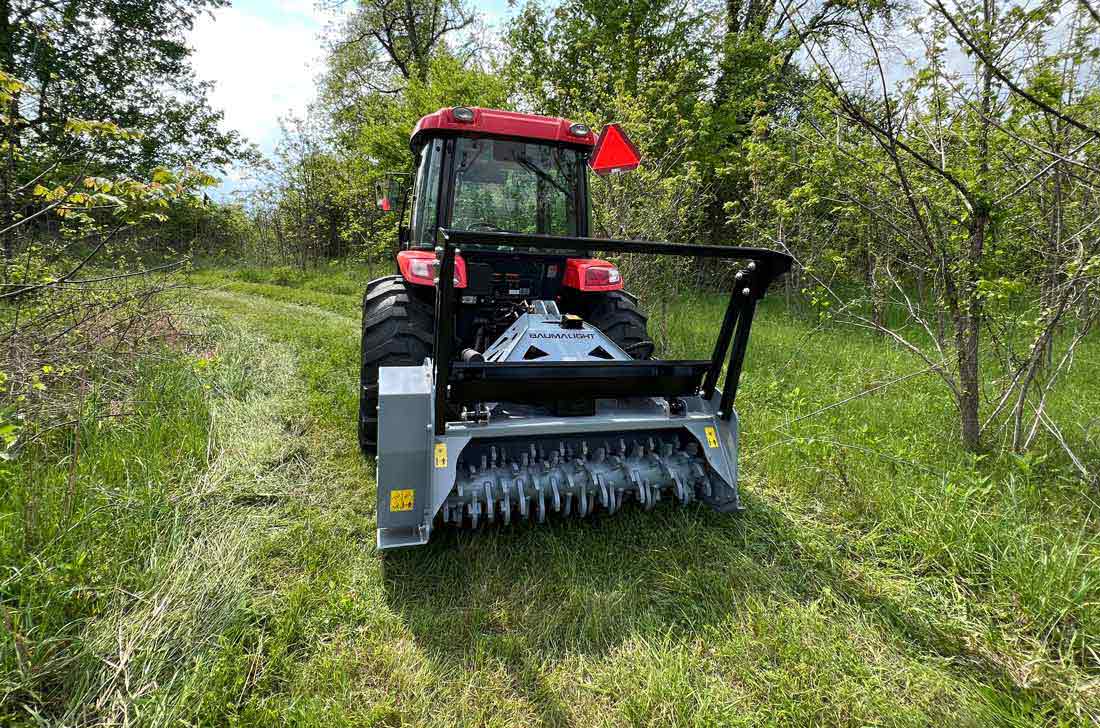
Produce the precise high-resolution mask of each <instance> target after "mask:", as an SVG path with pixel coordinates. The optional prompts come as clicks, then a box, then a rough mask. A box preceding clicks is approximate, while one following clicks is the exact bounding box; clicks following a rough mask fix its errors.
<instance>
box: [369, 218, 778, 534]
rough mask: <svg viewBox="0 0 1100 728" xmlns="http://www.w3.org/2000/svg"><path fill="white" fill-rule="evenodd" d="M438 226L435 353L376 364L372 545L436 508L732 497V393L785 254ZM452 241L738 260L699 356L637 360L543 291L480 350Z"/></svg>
mask: <svg viewBox="0 0 1100 728" xmlns="http://www.w3.org/2000/svg"><path fill="white" fill-rule="evenodd" d="M440 236H441V239H442V242H443V244H442V246H441V247H439V248H437V249H436V255H437V260H438V264H439V265H438V278H437V280H438V283H437V287H436V296H435V306H436V308H435V331H434V336H433V346H432V351H433V353H434V358H430V359H426V360H425V361H424V363H423V364H420V365H419V366H392V367H391V366H383V367H380V368H379V370H378V371H379V376H378V393H379V401H378V423H379V428H378V547H379V548H380V549H389V548H396V547H400V546H415V545H421V544H425V543H427V542H428V539H429V538H430V536H431V532H432V529H433V528H434V527H435V525H436V524H437V523H440V522H441V523H445V524H456V525H466V526H471V527H475V528H476V527H478V526H481V525H484V524H487V523H494V524H495V523H500V524H509V523H511V522H512V521H514V520H517V519H527V520H534V521H538V522H540V523H541V522H543V521H545V520H546V519H547V518H548V517H549V516H550V514H561V516H574V515H575V516H580V517H584V516H587V515H590V514H592V513H596V512H605V513H609V514H610V513H615V512H616V511H618V510H619V509H620V508H622V507H623V506H624V504H627V503H630V502H631V501H633V502H634V503H636V504H637V505H639V506H641V507H642V508H644V509H647V510H648V509H650V508H653V507H654V506H655V505H656V504H657V503H658V502H660V501H661V500H666V501H673V502H677V503H680V504H683V505H687V504H689V503H691V502H692V501H695V500H699V501H701V502H703V503H705V504H707V505H709V506H711V507H712V508H714V509H716V510H718V511H721V512H731V511H738V510H740V509H741V501H740V498H739V495H738V492H737V442H738V417H737V413H736V411H735V410H734V407H733V401H734V396H735V395H736V391H737V382H738V379H739V377H740V373H741V364H742V362H743V360H744V356H745V347H746V345H747V342H748V335H749V329H750V327H751V326H752V319H753V313H754V311H755V307H756V302H757V300H759V299H760V298H761V297H763V295H764V293H765V291H766V290H767V288H768V286H769V285H770V284H771V282H772V281H774V280H775V279H776V278H777V277H778V276H779V275H782V274H783V273H785V272H786V271H787V270H788V269H789V268H790V265H791V259H790V257H789V256H786V255H783V254H781V253H776V252H773V251H768V250H757V249H749V248H732V247H728V248H727V247H718V246H701V245H691V246H683V245H672V244H669V243H646V242H640V241H623V240H593V239H589V238H566V237H556V236H545V235H519V234H513V233H496V232H483V231H478V232H470V231H456V230H440ZM456 244H463V245H465V244H477V245H479V246H491V245H494V244H495V245H499V246H501V250H502V251H514V250H516V249H518V248H530V249H536V250H537V249H540V248H541V249H544V250H562V249H574V250H578V251H586V250H593V249H595V250H603V251H608V252H631V253H654V254H666V255H690V256H705V257H716V258H733V259H743V260H748V261H749V262H748V264H747V265H746V266H745V267H744V268H742V270H740V271H738V272H737V273H736V275H735V276H734V285H735V288H734V291H733V292H732V294H731V297H730V300H729V305H728V307H727V310H726V315H725V318H724V319H723V322H722V325H721V328H720V329H719V333H718V341H717V342H716V344H715V347H714V352H713V354H712V356H711V358H710V360H706V361H661V360H648V359H647V360H638V359H635V358H633V357H632V356H631V355H630V354H629V353H627V352H625V351H623V349H622V348H620V347H619V346H617V345H616V344H615V342H614V341H612V340H611V338H609V337H608V336H607V335H606V333H605V332H602V331H600V330H599V329H597V328H596V327H594V326H591V325H590V324H588V323H585V322H584V321H581V320H579V319H577V318H576V317H575V316H564V315H562V314H561V313H560V312H559V311H558V308H557V306H556V305H555V304H554V302H552V301H536V302H534V303H532V304H530V305H529V306H528V307H527V311H526V313H523V314H522V315H521V316H520V317H519V318H518V319H517V321H516V322H515V323H514V324H513V325H512V326H511V327H510V328H509V329H508V331H506V332H505V333H504V334H502V335H501V337H500V338H499V339H498V340H497V341H496V342H494V343H493V344H492V345H491V346H489V347H488V348H486V350H485V351H484V352H474V353H473V354H472V355H469V356H467V355H466V354H469V352H467V353H466V354H464V355H463V356H462V357H459V356H458V352H456V351H455V350H454V346H455V336H454V328H453V327H454V319H455V295H454V260H455V252H456V249H455V247H454V246H455V245H456ZM507 254H509V255H510V254H513V253H511V252H508V253H507ZM479 255H482V256H485V255H487V253H486V251H485V250H484V248H482V249H481V250H479ZM727 352H728V359H727ZM460 358H461V361H460V360H459V359H460ZM723 371H725V372H726V379H725V380H724V382H723V385H722V388H721V389H719V388H718V386H717V385H718V380H719V378H720V375H721V373H722V372H723Z"/></svg>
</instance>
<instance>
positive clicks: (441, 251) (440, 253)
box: [435, 245, 443, 255]
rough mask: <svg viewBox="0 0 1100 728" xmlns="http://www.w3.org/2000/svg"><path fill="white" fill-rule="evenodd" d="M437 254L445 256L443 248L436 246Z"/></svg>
mask: <svg viewBox="0 0 1100 728" xmlns="http://www.w3.org/2000/svg"><path fill="white" fill-rule="evenodd" d="M435 254H436V255H443V247H442V246H439V245H437V246H435Z"/></svg>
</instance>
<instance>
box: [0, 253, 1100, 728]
mask: <svg viewBox="0 0 1100 728" xmlns="http://www.w3.org/2000/svg"><path fill="white" fill-rule="evenodd" d="M372 275H374V272H373V271H366V270H355V269H346V270H344V269H341V270H323V271H314V272H309V273H305V274H298V273H295V275H293V276H290V275H285V276H284V275H282V274H281V273H279V272H275V273H271V272H257V271H250V270H248V269H241V270H234V271H219V270H208V271H203V272H201V273H199V274H198V275H197V277H196V282H197V283H200V284H201V285H203V286H204V287H205V290H204V291H203V293H202V294H201V296H200V297H197V299H198V300H201V305H202V306H204V307H206V308H208V309H209V310H211V311H213V312H216V316H217V319H218V320H219V321H221V322H222V323H220V324H217V325H215V326H213V328H212V329H211V331H210V335H211V342H212V343H211V352H212V353H213V357H212V358H210V359H209V361H208V363H206V364H202V365H199V364H198V363H197V362H196V361H194V360H193V359H187V358H180V359H177V360H175V361H174V362H170V363H169V364H167V365H163V366H160V367H152V368H150V369H149V371H148V372H145V373H143V375H142V377H141V380H142V381H143V382H145V385H144V386H145V387H146V388H147V390H148V393H147V394H145V395H143V397H142V399H143V400H148V402H150V403H154V402H155V403H156V404H148V405H145V407H146V409H142V410H141V411H140V412H139V414H138V415H137V416H135V417H133V418H129V419H124V420H108V421H105V422H100V423H98V424H94V425H93V424H92V420H91V419H88V420H87V424H86V427H87V428H88V430H89V431H88V433H87V435H86V437H85V436H84V435H82V440H81V441H82V443H83V444H82V446H81V447H82V450H83V452H84V454H83V455H82V456H81V459H80V461H79V463H78V469H77V475H78V477H77V478H76V480H75V482H76V483H77V485H76V489H77V490H78V491H79V492H80V493H81V494H82V495H81V498H79V499H77V500H78V501H79V507H77V508H74V512H75V513H77V514H78V517H77V519H76V520H73V521H71V523H73V524H77V523H79V524H85V523H86V524H87V525H78V526H77V527H75V528H73V529H72V530H71V532H68V533H66V534H65V535H64V536H63V538H64V539H66V540H64V542H63V545H62V542H58V544H57V545H55V546H50V545H49V544H51V543H53V540H54V539H57V538H58V536H59V534H61V533H62V531H61V530H58V529H56V528H55V529H54V530H48V529H46V530H41V532H39V527H36V529H31V531H33V532H34V533H36V534H38V535H36V536H35V537H34V538H32V539H30V540H29V541H28V540H27V539H26V538H25V537H24V536H23V531H22V530H21V529H23V528H25V526H20V525H19V524H24V523H25V522H26V521H25V510H26V509H25V506H24V502H26V501H29V499H30V498H32V497H34V498H40V499H42V503H43V505H41V506H36V507H39V508H40V510H42V511H43V512H48V513H49V514H50V515H49V516H48V517H46V518H44V519H41V520H40V521H38V522H39V523H43V524H48V523H57V522H59V521H60V520H61V518H60V516H61V515H62V514H63V513H65V511H64V510H63V503H64V499H63V498H62V496H61V495H60V494H59V493H64V488H60V485H62V484H67V483H68V482H69V481H68V470H67V461H64V460H62V461H58V462H52V461H50V455H49V453H54V452H67V450H66V449H65V448H66V447H67V446H68V445H71V443H68V445H67V444H66V441H65V440H64V438H62V440H61V441H60V442H55V443H52V444H51V448H52V449H51V450H50V451H48V452H47V451H46V450H43V451H41V452H40V453H38V454H34V453H31V454H29V455H28V456H27V457H26V458H24V459H23V460H21V461H19V462H17V463H16V464H15V466H16V468H17V469H18V472H19V473H21V474H23V476H24V477H25V476H27V475H29V474H33V477H30V478H26V477H25V479H15V478H13V479H11V480H9V481H7V482H6V483H5V486H7V487H6V488H5V490H4V495H3V499H2V500H0V529H3V530H2V534H3V536H4V539H3V542H2V545H0V548H3V549H4V550H3V551H2V552H0V554H2V560H0V565H2V567H3V568H4V571H3V572H2V573H3V576H2V577H0V578H2V579H4V581H3V582H0V583H3V585H4V586H3V591H2V592H0V603H2V605H3V607H4V609H5V610H6V613H7V614H9V615H11V619H12V620H13V624H17V628H16V629H15V630H13V632H12V634H11V636H10V637H5V640H4V641H3V642H2V646H0V649H2V650H3V653H2V658H3V678H2V679H3V683H2V686H3V687H2V689H3V692H2V693H0V703H2V705H3V708H2V709H0V722H15V721H17V720H22V721H25V722H27V723H31V722H34V721H35V720H36V719H35V718H33V717H32V716H33V715H35V714H37V715H40V716H41V717H42V720H44V721H47V722H49V721H55V722H56V721H66V722H69V723H97V722H113V723H123V722H126V721H129V722H130V723H132V724H149V725H153V724H157V725H166V724H180V723H187V724H202V725H222V724H237V725H269V724H274V723H293V724H300V725H325V726H333V725H404V724H419V725H425V724H426V725H435V724H460V725H467V724H478V725H524V726H526V725H535V724H544V725H568V724H580V725H609V724H614V725H662V726H663V725H700V724H703V725H745V726H758V725H792V726H793V725H913V726H924V725H939V724H945V723H948V722H950V723H953V724H959V725H974V726H985V725H1079V724H1082V723H1086V722H1093V721H1096V719H1097V718H1098V716H1100V694H1098V693H1100V691H1098V690H1097V688H1096V685H1097V679H1098V678H1100V665H1097V664H1096V656H1095V653H1094V649H1095V645H1096V644H1097V641H1098V637H1100V611H1098V610H1100V607H1098V606H1097V605H1098V604H1100V583H1098V581H1100V577H1097V574H1098V569H1097V566H1098V563H1097V556H1098V554H1100V539H1098V537H1097V503H1096V494H1095V491H1094V489H1093V488H1092V487H1090V486H1089V485H1087V484H1084V483H1081V482H1080V481H1079V480H1077V479H1076V478H1074V477H1073V475H1072V472H1071V470H1070V469H1069V468H1068V467H1067V466H1066V463H1065V461H1064V459H1063V456H1062V455H1061V454H1060V453H1059V451H1058V450H1057V449H1056V448H1054V447H1052V446H1051V443H1049V442H1044V443H1042V444H1041V446H1040V447H1039V448H1038V449H1037V451H1036V452H1034V453H1032V454H1029V455H1028V456H1026V457H1023V456H1012V455H999V454H995V453H991V454H988V455H984V456H973V455H969V454H967V453H965V452H963V451H962V450H961V448H959V446H958V438H957V436H956V433H955V424H954V413H953V410H952V405H951V400H950V398H949V395H948V393H947V392H946V390H945V389H944V388H943V386H942V385H941V384H940V383H939V382H938V381H937V380H936V379H935V378H934V377H933V376H932V375H920V376H916V377H912V378H909V379H906V380H904V381H902V382H899V383H897V384H893V385H890V386H886V387H882V388H879V389H875V388H876V387H879V386H880V385H883V384H887V383H890V382H893V381H895V380H898V379H899V378H901V377H904V376H905V375H907V374H909V373H912V372H914V371H918V370H919V369H920V368H921V367H920V365H919V364H917V363H916V362H914V361H913V360H912V359H911V358H910V357H908V356H907V355H905V354H904V353H903V352H900V351H897V350H896V349H894V348H893V347H892V346H890V345H889V344H888V343H887V342H884V341H883V340H881V339H879V338H876V337H874V336H870V335H865V334H862V333H859V332H854V331H851V330H848V329H843V328H838V327H835V326H818V325H817V324H816V322H813V321H807V320H806V319H804V318H802V317H799V316H794V315H791V314H788V313H787V312H786V311H785V310H784V309H783V308H782V306H781V305H779V304H778V303H777V302H769V303H767V304H766V305H765V306H764V307H763V310H762V311H761V312H760V314H759V316H758V323H757V326H756V328H755V329H754V336H753V339H752V341H751V342H750V346H749V357H748V361H747V363H746V366H745V376H744V380H743V387H742V389H741V392H740V394H739V397H738V400H739V401H738V407H739V411H740V415H741V418H742V427H743V433H742V435H743V439H742V443H743V451H742V458H741V465H742V475H743V483H742V488H743V491H744V493H745V500H746V503H747V506H748V510H747V512H746V513H745V514H743V515H742V516H741V517H736V518H735V517H729V516H721V515H718V514H715V513H712V512H711V511H709V510H707V509H706V508H703V507H692V508H686V509H678V508H672V507H661V508H658V509H656V510H655V511H653V512H649V513H646V512H644V511H640V510H637V509H627V510H626V511H625V512H624V513H621V514H618V515H616V516H614V517H610V518H596V519H590V520H586V521H576V520H555V521H552V522H551V523H549V524H546V525H543V526H526V525H519V526H514V527H511V528H507V529H503V528H496V529H487V530H484V531H482V532H478V533H467V532H462V531H454V530H443V531H440V532H438V533H437V534H436V537H435V538H434V540H433V543H432V545H430V546H429V547H426V548H422V549H417V550H411V551H408V552H401V553H395V554H391V555H390V556H388V557H387V558H386V559H385V560H384V561H383V560H382V559H381V558H380V557H379V555H378V554H377V553H375V551H374V546H373V539H374V533H373V529H374V483H373V464H372V463H370V462H367V461H364V460H363V459H362V458H361V457H360V456H359V454H358V452H357V448H356V444H355V412H356V386H357V384H356V374H357V367H358V364H357V357H358V329H359V322H358V306H359V298H360V295H361V293H360V292H361V289H362V286H363V285H364V284H365V282H366V280H367V279H369V277H371V276H372ZM721 306H722V302H721V300H720V299H717V298H713V297H708V296H702V295H700V296H695V297H687V298H684V299H682V300H679V301H678V302H676V304H675V305H674V306H673V307H672V308H671V309H670V312H669V316H670V320H669V322H668V324H669V325H668V329H669V331H670V334H671V337H670V341H669V342H667V348H668V352H667V353H668V354H669V355H672V356H684V357H697V356H700V355H701V356H707V355H708V354H709V348H710V346H711V345H712V342H713V337H714V330H715V327H716V326H717V323H718V321H719V319H720V315H721ZM1096 348H1097V342H1095V341H1093V342H1086V344H1085V349H1084V350H1083V351H1082V353H1081V355H1080V356H1079V357H1078V359H1077V361H1076V362H1075V365H1074V368H1073V370H1071V372H1070V373H1069V375H1068V377H1067V379H1066V380H1065V382H1064V384H1063V389H1062V390H1060V391H1059V392H1058V393H1057V395H1056V397H1055V400H1054V401H1053V405H1052V406H1053V407H1054V408H1055V410H1054V413H1055V416H1056V417H1058V418H1061V419H1062V420H1063V421H1069V422H1077V423H1079V425H1080V427H1079V428H1078V435H1076V437H1077V440H1076V441H1075V444H1076V445H1077V446H1078V447H1081V448H1082V451H1083V452H1085V453H1087V454H1088V455H1089V456H1090V457H1093V458H1096V453H1095V451H1094V450H1089V449H1088V447H1089V442H1090V440H1089V439H1088V437H1089V436H1088V434H1087V433H1088V430H1087V427H1088V426H1089V425H1088V419H1087V417H1086V413H1088V412H1090V411H1095V410H1096V408H1097V407H1098V406H1100V391H1098V390H1097V388H1095V387H1090V386H1088V382H1089V381H1091V380H1094V378H1095V376H1096V366H1097V365H1096V363H1095V362H1096V361H1097V358H1096V356H1095V354H1096ZM871 390H873V391H871ZM869 391H870V392H871V393H869V394H866V395H865V396H862V397H858V398H856V399H854V400H852V401H850V402H848V403H847V404H844V405H842V406H839V407H835V408H832V409H823V408H825V407H827V406H828V405H830V404H832V403H835V402H837V401H840V400H843V399H846V398H848V397H851V396H852V395H855V394H859V393H862V392H869ZM65 437H66V438H67V437H71V435H70V434H66V435H65ZM97 462H102V463H103V465H102V466H100V467H96V466H95V463H97ZM36 502H37V501H36ZM40 528H41V529H45V527H44V526H43V527H40ZM81 554H85V555H84V556H83V557H81V556H80V555H81ZM63 564H69V565H68V566H63ZM32 659H33V661H32Z"/></svg>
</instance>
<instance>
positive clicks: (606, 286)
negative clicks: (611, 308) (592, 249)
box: [562, 258, 623, 291]
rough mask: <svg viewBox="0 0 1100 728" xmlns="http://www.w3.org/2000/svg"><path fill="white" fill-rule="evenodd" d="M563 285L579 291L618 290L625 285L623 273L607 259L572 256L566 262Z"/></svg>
mask: <svg viewBox="0 0 1100 728" xmlns="http://www.w3.org/2000/svg"><path fill="white" fill-rule="evenodd" d="M562 285H564V286H566V287H567V288H575V289H576V290H578V291H618V290H620V289H622V287H623V275H622V273H620V272H619V269H618V268H616V267H615V264H614V263H608V262H607V261H606V260H599V259H596V258H572V259H570V260H567V261H566V262H565V277H564V278H563V279H562Z"/></svg>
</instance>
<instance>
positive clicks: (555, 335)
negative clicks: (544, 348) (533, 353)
mask: <svg viewBox="0 0 1100 728" xmlns="http://www.w3.org/2000/svg"><path fill="white" fill-rule="evenodd" d="M528 337H529V338H531V339H594V338H596V335H595V334H590V333H584V332H582V331H576V332H574V331H570V332H564V331H561V332H557V331H555V332H542V331H532V332H531V333H530V334H528Z"/></svg>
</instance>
